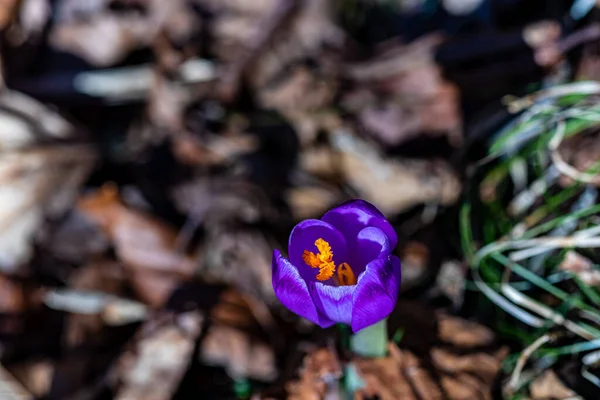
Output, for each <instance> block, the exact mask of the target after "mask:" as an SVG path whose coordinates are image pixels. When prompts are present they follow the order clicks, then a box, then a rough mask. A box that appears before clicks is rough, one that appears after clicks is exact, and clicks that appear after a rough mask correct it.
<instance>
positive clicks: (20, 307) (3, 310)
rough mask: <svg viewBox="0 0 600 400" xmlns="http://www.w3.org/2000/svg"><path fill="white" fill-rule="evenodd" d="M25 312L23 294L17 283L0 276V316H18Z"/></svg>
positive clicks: (20, 286)
mask: <svg viewBox="0 0 600 400" xmlns="http://www.w3.org/2000/svg"><path fill="white" fill-rule="evenodd" d="M24 310H25V292H24V289H23V287H22V285H20V284H19V283H17V282H14V281H12V280H10V279H8V278H7V277H5V276H3V275H0V314H13V315H16V314H20V313H22V312H23V311H24Z"/></svg>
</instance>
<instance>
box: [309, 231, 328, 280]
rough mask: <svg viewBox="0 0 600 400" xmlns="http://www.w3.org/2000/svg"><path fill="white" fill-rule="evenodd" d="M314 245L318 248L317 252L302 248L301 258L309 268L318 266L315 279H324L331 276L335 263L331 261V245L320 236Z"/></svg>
mask: <svg viewBox="0 0 600 400" xmlns="http://www.w3.org/2000/svg"><path fill="white" fill-rule="evenodd" d="M315 246H317V249H318V250H319V253H318V254H315V253H313V252H312V251H308V250H304V253H302V260H303V261H304V262H305V263H306V265H308V266H309V267H311V268H319V274H318V275H317V279H318V280H320V281H326V280H327V279H329V278H331V277H332V276H333V273H334V272H335V263H334V262H333V252H332V251H331V246H330V245H329V243H327V242H326V241H325V240H323V239H322V238H319V239H317V240H316V241H315Z"/></svg>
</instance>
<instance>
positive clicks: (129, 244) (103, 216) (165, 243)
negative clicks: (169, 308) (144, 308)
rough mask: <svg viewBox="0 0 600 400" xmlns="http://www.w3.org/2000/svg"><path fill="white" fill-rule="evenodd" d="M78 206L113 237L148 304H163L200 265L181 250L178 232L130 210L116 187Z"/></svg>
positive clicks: (108, 187) (137, 287)
mask: <svg viewBox="0 0 600 400" xmlns="http://www.w3.org/2000/svg"><path fill="white" fill-rule="evenodd" d="M77 206H78V209H79V210H80V211H81V212H82V213H84V214H85V215H86V216H88V217H89V218H90V219H91V220H92V221H93V222H94V223H96V224H97V225H98V226H99V227H100V228H101V229H102V230H103V231H104V232H105V234H106V235H107V236H108V237H109V238H110V240H111V241H112V243H113V245H114V247H115V250H116V252H117V256H118V257H119V259H120V260H121V261H122V262H123V265H124V266H125V267H126V268H127V271H128V272H129V274H131V278H130V279H131V283H132V285H133V286H134V288H135V290H136V292H137V294H138V295H139V296H140V298H141V299H143V300H144V301H145V302H147V303H148V304H150V305H152V306H155V307H157V306H160V305H162V304H163V303H164V302H165V301H166V300H167V298H168V296H169V295H170V294H171V292H172V291H173V290H174V289H175V287H176V286H177V285H178V284H179V283H180V282H181V281H182V280H186V279H190V278H191V277H192V276H194V273H195V270H196V266H197V262H196V261H195V259H194V258H193V257H192V256H189V255H187V254H184V253H182V252H180V251H179V249H178V246H177V233H176V232H175V231H174V230H173V229H172V228H171V227H170V226H168V225H166V224H165V223H163V222H161V221H158V220H156V219H154V218H153V217H151V216H149V215H147V214H145V213H142V212H139V211H136V210H133V209H130V208H128V207H126V206H125V205H124V204H123V203H122V202H121V201H120V198H119V194H118V192H117V189H116V188H115V187H114V186H110V185H109V186H105V187H103V188H102V189H101V190H99V191H98V192H96V193H93V194H90V195H88V196H85V197H84V198H82V199H80V200H79V202H78V204H77Z"/></svg>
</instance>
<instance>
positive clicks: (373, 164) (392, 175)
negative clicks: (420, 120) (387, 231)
mask: <svg viewBox="0 0 600 400" xmlns="http://www.w3.org/2000/svg"><path fill="white" fill-rule="evenodd" d="M333 145H334V148H335V149H336V150H337V151H338V152H339V157H340V158H339V164H340V168H341V171H342V173H343V176H344V178H345V179H346V181H347V182H348V184H350V185H352V187H354V188H355V189H356V190H357V191H358V192H359V194H360V197H362V198H364V199H365V200H367V201H370V202H371V203H374V204H377V207H378V208H379V209H380V210H381V211H382V212H383V213H384V214H386V215H392V214H396V213H399V212H402V211H404V210H406V209H408V208H410V207H412V206H415V205H418V204H423V203H426V204H440V205H449V204H452V203H454V201H456V199H457V198H458V195H459V193H460V187H461V184H460V181H459V180H458V177H457V176H456V173H455V172H454V171H452V169H451V168H450V166H449V165H448V164H447V163H446V162H445V161H443V160H398V159H394V158H386V157H384V156H383V155H382V154H380V152H379V151H378V150H377V148H376V147H375V146H374V145H373V144H371V143H369V142H367V141H365V140H362V139H359V138H358V137H356V136H354V135H352V134H350V133H349V132H343V131H338V132H337V133H336V134H334V137H333ZM397 188H402V190H401V191H399V190H397Z"/></svg>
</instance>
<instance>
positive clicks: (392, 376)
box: [355, 345, 442, 400]
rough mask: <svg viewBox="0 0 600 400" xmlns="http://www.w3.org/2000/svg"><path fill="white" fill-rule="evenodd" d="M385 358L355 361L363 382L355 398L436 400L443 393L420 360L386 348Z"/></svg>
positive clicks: (403, 352) (407, 352)
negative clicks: (386, 355)
mask: <svg viewBox="0 0 600 400" xmlns="http://www.w3.org/2000/svg"><path fill="white" fill-rule="evenodd" d="M389 352H390V355H389V356H388V357H384V358H379V359H372V360H366V359H365V360H356V361H355V364H356V367H357V369H358V371H359V373H360V375H361V377H362V379H363V380H364V382H365V387H364V388H363V389H360V390H359V391H358V393H357V396H356V398H358V399H365V400H366V399H368V398H370V397H373V396H377V397H379V398H380V399H382V400H392V399H406V400H418V399H424V400H433V399H435V400H437V399H441V398H442V391H441V390H440V388H439V387H438V386H437V385H436V383H435V381H434V379H433V378H432V376H431V375H430V374H429V372H428V371H427V370H426V369H425V368H424V367H423V365H422V363H421V361H420V360H419V359H418V358H417V357H416V356H415V355H414V354H412V353H411V352H409V351H403V350H400V349H398V348H397V347H395V346H393V345H392V346H390V347H389Z"/></svg>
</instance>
